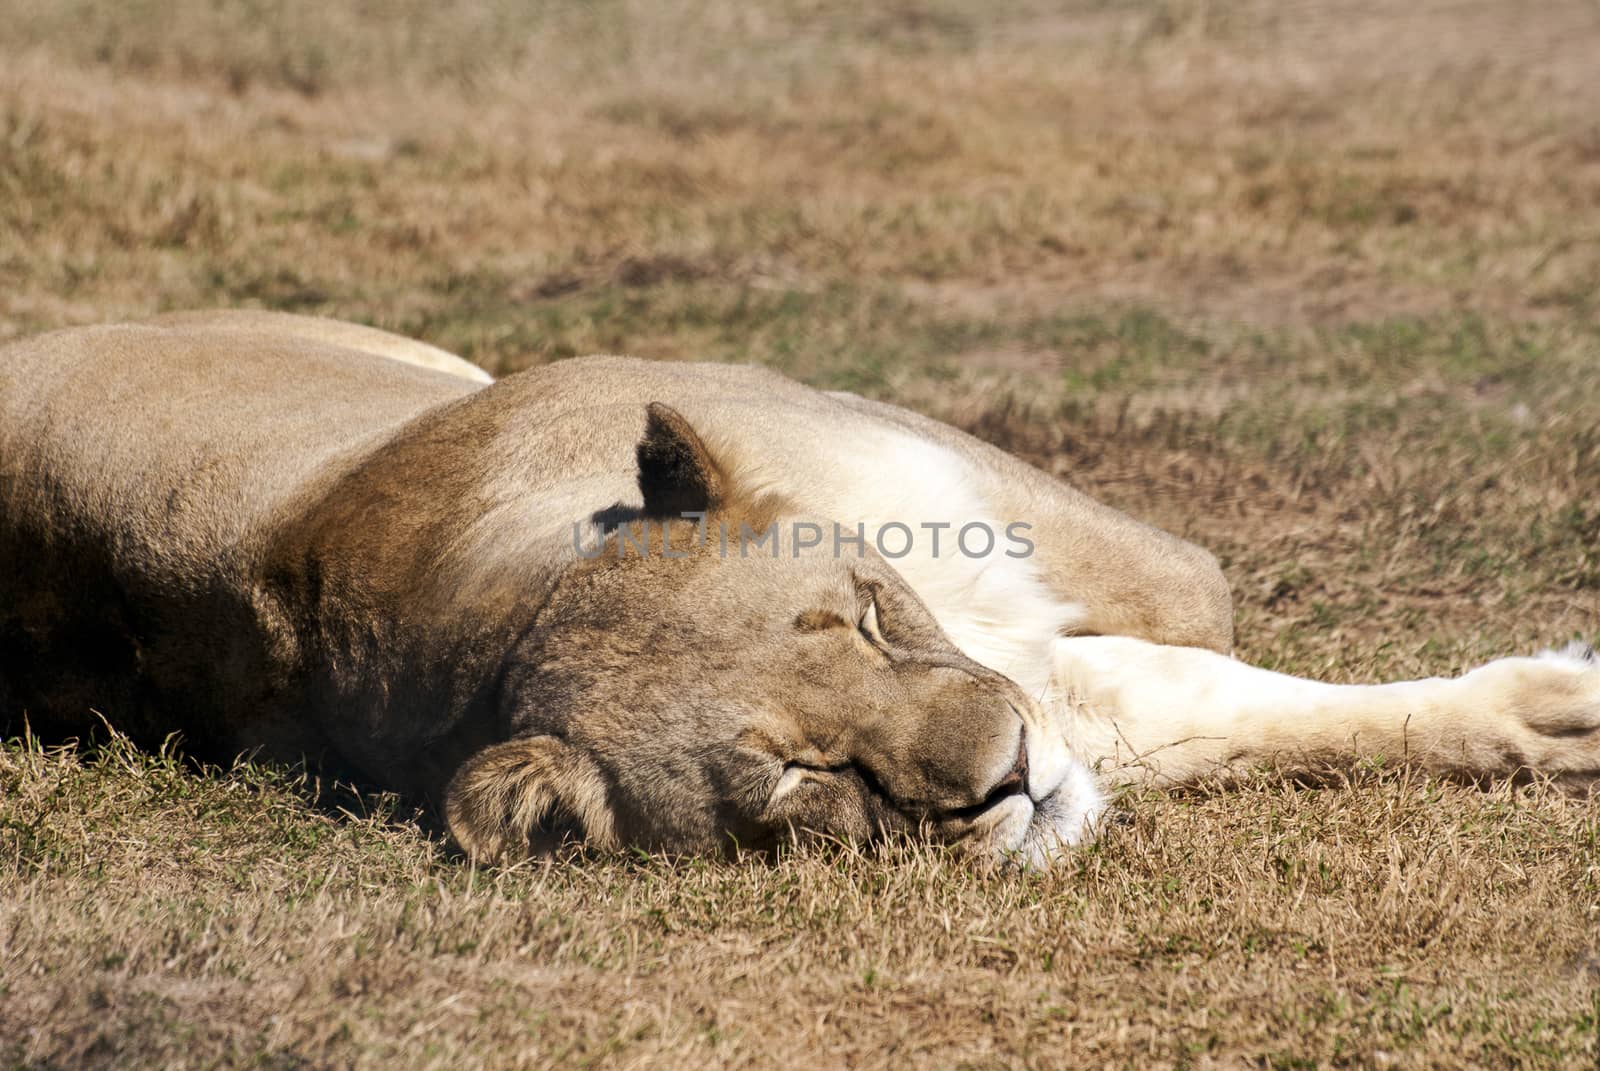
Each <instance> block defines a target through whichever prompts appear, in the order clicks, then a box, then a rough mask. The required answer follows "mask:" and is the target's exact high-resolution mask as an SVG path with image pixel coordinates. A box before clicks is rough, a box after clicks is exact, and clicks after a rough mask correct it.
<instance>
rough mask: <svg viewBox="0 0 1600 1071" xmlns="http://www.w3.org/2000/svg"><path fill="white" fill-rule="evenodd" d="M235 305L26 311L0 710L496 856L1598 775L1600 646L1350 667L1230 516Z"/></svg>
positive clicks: (811, 408) (743, 396) (990, 829)
mask: <svg viewBox="0 0 1600 1071" xmlns="http://www.w3.org/2000/svg"><path fill="white" fill-rule="evenodd" d="M487 378H488V377H486V376H484V375H483V374H482V373H481V372H479V371H478V370H476V369H475V368H473V367H472V366H471V365H468V364H466V363H465V362H462V361H459V360H458V359H456V358H454V357H452V356H450V355H449V354H446V353H443V352H442V351H439V350H436V349H433V348H432V347H428V346H424V345H423V344H421V343H415V342H411V341H409V340H405V339H401V338H397V337H395V336H392V335H386V334H384V333H383V332H379V331H375V330H372V329H369V328H360V327H356V326H354V325H348V324H338V323H334V322H331V321H319V320H312V319H306V318H301V317H292V316H284V315H276V314H263V313H208V314H186V315H182V316H176V317H169V318H166V319H164V320H162V321H156V322H152V323H147V324H124V325H118V326H106V327H90V328H78V329H72V330H67V331H62V332H58V333H55V334H51V335H46V336H43V337H40V338H36V339H33V340H31V341H26V342H22V343H19V344H15V345H12V346H10V347H8V348H6V349H3V350H0V563H3V564H0V718H5V719H7V720H8V721H9V723H10V725H11V726H12V727H17V726H20V725H21V724H22V721H23V719H24V718H26V719H27V720H28V722H29V723H30V724H31V725H32V726H34V727H35V728H36V729H37V728H39V727H41V726H53V727H54V728H55V729H56V730H58V731H60V732H63V733H66V732H71V731H74V730H75V729H76V728H80V727H82V726H85V725H87V724H88V723H89V719H90V718H91V717H93V716H94V714H97V713H98V714H103V715H104V716H105V717H107V718H108V719H109V720H110V721H111V722H112V723H113V724H114V725H116V726H118V727H119V728H121V729H123V730H124V731H127V732H129V733H130V734H132V735H133V736H135V738H138V739H145V740H159V739H161V738H162V736H164V735H165V734H167V733H168V732H171V731H175V730H176V731H180V732H181V733H182V734H183V735H184V737H185V738H186V739H187V740H188V741H189V742H190V744H191V746H193V747H194V748H197V749H199V750H200V751H202V752H203V753H210V754H221V755H226V754H234V753H238V752H242V751H248V752H255V753H258V754H262V755H265V756H268V757H273V758H280V759H285V760H289V761H298V760H301V759H308V760H310V761H311V762H313V763H317V764H321V765H323V766H325V767H328V768H331V769H334V770H337V771H341V772H344V773H346V774H348V775H351V776H355V777H358V778H360V779H362V780H364V781H367V782H370V783H374V784H377V785H382V786H386V787H389V788H393V789H396V790H399V791H402V792H406V793H412V794H416V795H418V796H422V797H426V798H429V799H431V800H434V801H436V802H437V803H439V804H440V805H441V806H442V809H443V813H444V816H445V819H446V821H447V822H448V825H449V828H450V830H451V833H452V834H453V836H454V837H455V839H456V840H457V841H458V842H459V844H460V846H461V847H462V848H463V849H464V850H465V851H466V852H467V853H468V854H469V855H471V856H473V857H475V858H481V859H509V858H518V857H522V856H526V855H528V854H531V853H542V852H547V851H550V850H551V849H553V848H555V847H556V846H558V845H560V844H561V843H563V842H564V841H567V840H581V841H584V842H587V843H589V844H592V845H595V846H598V847H605V846H616V845H638V846H640V847H644V848H648V849H654V850H666V851H681V850H693V851H699V850H708V849H711V850H726V849H728V848H730V847H734V846H742V847H751V848H759V847H763V846H766V845H771V844H774V843H777V842H780V841H783V840H787V839H790V838H792V837H794V836H797V835H802V836H803V835H827V836H839V837H846V838H852V839H869V838H873V837H877V836H880V835H883V834H885V833H890V832H894V831H908V832H919V833H923V834H926V835H930V836H933V837H936V838H939V839H941V840H945V841H951V842H961V843H963V844H968V845H974V846H977V847H979V848H981V849H982V850H984V851H986V852H988V851H992V852H998V853H1002V854H1006V855H1011V856H1014V857H1018V858H1021V859H1024V860H1029V861H1032V862H1035V863H1040V864H1042V863H1045V862H1047V861H1048V860H1049V859H1051V858H1052V857H1053V856H1054V855H1055V854H1056V853H1058V852H1059V851H1061V850H1063V849H1064V848H1066V847H1069V846H1071V845H1072V844H1074V843H1076V842H1078V841H1080V840H1081V839H1082V838H1084V837H1085V836H1088V835H1090V834H1091V833H1092V831H1093V828H1094V825H1095V822H1096V820H1097V817H1098V815H1099V814H1100V813H1101V810H1102V802H1101V801H1102V796H1101V791H1102V790H1103V789H1104V787H1105V786H1107V785H1108V784H1115V783H1119V782H1127V781H1132V780H1147V781H1156V782H1168V783H1170V782H1181V781H1186V780H1191V779H1194V778H1198V777H1203V776H1209V775H1213V774H1217V773H1227V772H1229V771H1236V770H1239V769H1241V768H1244V767H1248V766H1250V765H1253V764H1258V763H1261V762H1268V761H1275V762H1278V763H1280V764H1282V763H1290V764H1293V763H1296V762H1301V761H1305V760H1320V759H1324V758H1331V757H1337V756H1339V755H1348V754H1362V755H1368V754H1370V755H1382V756H1388V757H1390V758H1393V759H1396V760H1399V759H1402V758H1403V759H1406V760H1408V761H1411V762H1414V763H1417V764H1419V765H1421V766H1422V767H1424V768H1426V769H1429V770H1433V771H1439V772H1445V773H1452V774H1464V775H1468V776H1482V775H1498V774H1512V773H1516V772H1518V771H1520V770H1532V771H1536V772H1540V773H1545V774H1549V775H1551V776H1554V777H1557V778H1560V779H1563V780H1566V781H1570V782H1572V783H1575V784H1585V783H1591V782H1593V781H1594V780H1596V779H1597V778H1600V665H1596V664H1595V661H1594V659H1593V656H1592V655H1591V654H1590V653H1589V652H1588V651H1586V650H1582V649H1568V650H1567V651H1565V652H1563V653H1560V654H1549V653H1547V654H1546V655H1543V656H1541V657H1538V658H1512V659H1505V660H1502V661H1499V662H1494V663H1490V664H1489V665H1487V666H1484V667H1482V668H1480V669H1478V670H1475V671H1473V672H1472V673H1469V674H1467V675H1466V676H1464V677H1461V678H1459V679H1455V680H1428V681H1417V682H1410V683H1405V684H1393V685H1385V686H1373V687H1354V686H1333V685H1326V684H1319V683H1314V682H1310V681H1302V680H1298V679H1294V678H1289V677H1284V676H1281V675H1277V674H1273V673H1268V672H1266V671H1263V670H1259V669H1254V668H1251V667H1249V666H1246V665H1244V664H1242V663H1240V662H1237V661H1235V660H1233V659H1232V658H1231V657H1230V656H1229V652H1230V650H1231V648H1232V644H1233V622H1232V610H1231V603H1230V599H1229V594H1228V589H1227V586H1226V584H1225V583H1224V580H1223V578H1222V575H1221V573H1220V571H1219V570H1218V568H1217V565H1216V563H1215V561H1214V560H1213V559H1212V558H1211V557H1210V556H1209V555H1208V554H1207V553H1206V552H1204V551H1202V550H1200V549H1199V548H1197V547H1194V546H1192V545H1190V544H1188V543H1185V542H1183V541H1181V540H1178V539H1176V538H1173V537H1172V536H1169V535H1167V534H1165V533H1163V532H1160V531H1157V530H1155V529H1153V528H1150V527H1148V526H1146V525H1144V524H1141V523H1139V522H1138V521H1135V520H1133V519H1131V518H1129V517H1127V516H1125V515H1123V514H1121V513H1118V512H1116V511H1115V510H1112V509H1109V508H1107V507H1105V506H1102V505H1100V504H1098V503H1096V502H1094V501H1092V500H1091V499H1089V498H1086V497H1085V496H1083V495H1081V494H1079V493H1078V492H1076V491H1074V490H1073V489H1072V488H1070V487H1067V486H1065V485H1063V484H1061V483H1059V482H1057V481H1055V480H1053V479H1052V478H1050V477H1048V476H1046V475H1044V474H1043V473H1041V472H1039V471H1037V470H1035V469H1033V468H1031V467H1029V466H1028V465H1026V464H1024V463H1022V462H1021V461H1018V460H1016V459H1014V458H1012V457H1010V456H1008V455H1007V454H1005V453H1003V452H1001V451H999V450H997V449H994V448H992V447H989V446H986V445H985V444H983V443H981V442H979V441H977V440H975V439H972V438H970V437H968V436H966V435H964V434H962V433H960V432H958V431H956V430H954V429H952V428H949V427H947V426H945V425H942V424H939V423H937V422H935V421H932V420H929V419H926V418H924V417H921V416H918V415H917V414H915V413H911V412H908V411H905V410H902V409H898V408H895V407H893V406H889V405H884V404H880V403H876V402H871V401H867V400H864V399H861V398H858V397H855V396H852V395H847V394H831V393H824V392H821V391H817V390H813V389H810V388H807V387H803V386H801V385H799V384H797V383H793V382H791V381H789V380H787V379H784V378H782V377H781V376H778V375H776V374H774V373H772V372H768V371H764V370H761V369H758V368H746V367H737V366H728V365H701V364H656V363H650V362H645V361H637V360H629V359H625V358H616V357H591V358H584V359H577V360H570V361H563V362H560V363H558V364H553V365H549V366H547V367H543V368H537V369H533V370H530V371H527V372H523V373H520V374H518V375H513V376H509V377H507V378H505V379H503V380H500V381H498V382H493V383H486V382H485V381H486V380H487Z"/></svg>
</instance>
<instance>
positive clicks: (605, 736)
mask: <svg viewBox="0 0 1600 1071" xmlns="http://www.w3.org/2000/svg"><path fill="white" fill-rule="evenodd" d="M680 419H681V418H680ZM674 431H675V433H676V434H677V435H679V436H686V435H689V434H692V433H691V432H688V430H687V429H682V428H679V429H674ZM693 446H694V448H695V451H696V457H695V459H694V465H695V466H699V467H701V468H706V467H708V466H709V464H710V463H709V462H708V461H706V460H705V459H703V458H701V457H699V456H698V452H699V451H700V450H703V448H702V447H700V446H699V443H698V440H695V441H694V443H693ZM640 449H641V466H642V475H641V485H642V486H643V487H644V489H645V491H646V496H645V497H646V503H647V511H646V512H647V513H648V512H650V509H649V507H650V506H651V501H652V495H651V484H650V482H649V477H648V471H649V470H648V468H647V467H646V466H645V446H641V448H640ZM675 464H678V465H679V466H680V467H679V469H674V473H675V474H676V473H678V472H680V471H681V466H682V464H683V459H682V458H677V459H675ZM691 482H692V481H691ZM658 497H659V496H658ZM665 497H666V498H667V499H668V502H669V504H671V505H675V506H681V505H684V504H685V502H684V501H683V500H682V499H681V498H674V497H673V496H665ZM704 497H705V498H706V500H707V504H708V505H709V506H710V507H711V508H712V511H713V522H712V523H713V527H714V526H715V524H716V523H717V518H718V517H720V516H724V515H725V514H722V513H719V512H718V507H719V506H721V505H724V500H723V498H722V496H721V494H719V493H717V491H716V486H715V483H714V482H712V483H711V492H710V493H708V494H706V495H705V496H704ZM687 504H689V505H691V506H692V505H695V504H696V503H694V502H693V501H692V500H691V501H689V502H688V503H687ZM650 523H651V524H652V525H655V524H659V525H660V526H661V527H660V529H659V530H658V531H669V532H670V539H669V540H668V543H667V545H663V544H662V543H661V541H660V539H659V537H657V538H656V539H653V540H652V545H653V546H655V547H656V548H658V549H657V550H656V551H655V552H653V553H647V554H643V555H640V554H637V553H620V552H618V550H617V547H616V545H615V543H613V545H612V547H611V552H610V553H607V554H606V555H605V556H604V557H603V558H601V559H599V560H596V561H592V562H586V563H583V564H582V565H580V566H578V567H576V568H575V569H574V570H573V571H572V573H571V574H570V575H569V576H568V577H567V579H566V581H565V582H564V583H563V584H562V585H561V587H560V588H559V589H558V591H557V593H556V595H555V597H554V598H553V599H552V600H551V602H550V604H549V605H548V606H547V607H546V608H545V609H544V611H543V612H542V613H541V621H540V624H539V626H538V627H537V628H536V629H535V631H534V633H532V634H530V636H529V638H528V640H527V642H526V643H525V645H524V647H523V648H522V649H520V650H519V651H518V652H517V653H516V655H515V656H514V658H513V660H512V665H511V666H510V668H509V669H508V671H507V676H506V680H505V684H504V687H505V690H506V695H507V696H508V702H509V705H510V713H509V720H510V723H511V724H510V730H511V736H512V738H511V739H510V740H509V741H507V742H506V743H504V744H499V745H496V746H494V747H491V748H488V749H486V750H485V751H483V752H480V753H479V754H478V755H477V756H475V757H474V758H473V759H471V760H469V762H468V763H467V764H466V765H465V766H464V767H463V768H462V770H461V771H460V772H459V773H458V774H457V776H456V777H455V779H454V781H453V783H452V785H451V788H450V792H449V799H448V801H447V813H448V816H449V819H450V823H451V827H452V831H453V832H454V833H455V835H456V838H457V840H458V841H459V842H460V843H461V844H462V846H463V847H464V848H466V849H467V850H468V851H469V852H470V853H473V854H475V855H481V856H488V857H495V856H501V855H506V854H510V855H520V854H524V853H526V852H530V851H531V852H539V851H543V850H547V849H549V848H551V847H554V846H556V845H557V844H559V843H560V842H561V841H563V840H565V839H582V840H585V841H588V842H590V843H595V844H600V845H623V844H628V845H638V846H641V847H645V848H649V849H653V850H666V851H704V850H719V849H730V848H733V847H735V846H742V847H756V848H759V847H765V846H768V845H772V844H774V843H775V842H778V841H781V840H786V839H790V838H792V837H796V836H800V837H804V836H815V835H822V836H839V837H843V838H848V839H852V840H866V839H872V838H875V837H878V836H881V835H883V834H885V833H892V832H897V831H906V832H921V833H926V834H929V835H932V836H934V837H936V838H938V839H940V840H944V841H950V842H961V843H964V844H970V845H976V846H979V847H981V848H983V849H986V850H989V851H994V852H1000V853H1018V854H1020V855H1022V856H1024V857H1026V858H1030V859H1033V860H1035V861H1040V862H1042V861H1044V860H1045V859H1047V858H1048V857H1049V856H1050V855H1051V854H1052V853H1054V852H1055V851H1057V850H1058V849H1059V848H1060V847H1062V846H1064V845H1069V844H1072V843H1074V842H1076V841H1077V840H1079V839H1080V838H1081V837H1082V836H1083V835H1084V833H1085V831H1086V828H1085V827H1086V825H1087V823H1089V822H1090V821H1091V820H1092V818H1093V816H1094V814H1095V813H1096V811H1097V809H1098V799H1097V797H1096V795H1095V793H1094V790H1093V788H1092V786H1091V784H1090V782H1089V779H1088V776H1087V774H1086V772H1085V771H1084V770H1083V768H1082V767H1081V766H1079V765H1077V764H1076V763H1075V762H1073V760H1072V759H1071V757H1070V755H1069V754H1068V752H1067V749H1066V747H1065V744H1064V742H1063V741H1062V739H1061V738H1060V736H1059V735H1058V733H1057V732H1055V731H1054V730H1053V729H1052V728H1051V727H1050V725H1049V723H1048V722H1047V721H1046V719H1045V718H1044V716H1043V714H1042V713H1041V710H1040V708H1039V706H1038V705H1037V703H1035V702H1034V700H1033V699H1032V698H1031V697H1030V696H1028V695H1026V694H1024V693H1023V692H1022V691H1021V690H1020V689H1019V688H1018V687H1017V686H1016V685H1015V684H1014V683H1012V682H1011V681H1010V680H1008V679H1007V678H1005V677H1004V676H1002V675H1000V674H998V673H995V672H993V671H992V670H989V669H986V668H985V667H983V666H980V665H978V664H977V663H975V662H973V661H972V660H971V659H969V658H967V657H966V656H965V655H963V654H962V653H961V652H960V651H959V650H957V649H956V648H955V646H954V645H953V644H951V643H950V641H949V640H948V639H947V638H946V637H945V635H944V633H943V632H942V631H941V630H940V628H939V626H938V624H937V623H936V622H935V621H934V619H933V617H932V616H931V614H930V613H929V612H928V610H927V609H926V608H925V607H924V606H923V604H922V603H921V602H920V601H919V600H918V598H917V597H916V595H915V594H914V593H913V592H912V591H911V589H910V588H909V587H908V586H907V585H906V583H905V582H904V581H903V580H902V579H901V578H900V577H899V575H898V574H896V573H895V571H894V570H893V569H892V568H891V567H890V566H889V565H888V564H887V563H886V562H884V561H882V560H881V559H878V558H875V557H871V556H865V557H857V556H856V555H854V554H850V555H846V556H842V557H835V556H834V555H833V554H832V553H831V552H830V550H829V549H828V548H808V549H804V550H801V551H798V552H797V551H796V550H795V549H794V548H793V547H791V546H789V545H787V544H781V545H780V546H779V554H778V555H777V556H772V555H771V553H770V551H768V550H766V549H762V550H758V551H752V552H749V553H742V552H741V550H740V549H738V548H735V547H729V548H728V549H727V550H723V549H722V548H721V547H720V546H719V544H718V540H717V539H716V538H715V536H712V537H711V538H709V539H702V538H700V536H699V530H698V529H697V528H696V526H695V525H694V524H692V523H691V522H687V521H682V520H677V521H660V522H650ZM667 546H670V547H671V548H672V550H673V552H674V553H675V554H682V555H684V556H683V557H669V556H668V555H667V554H666V553H665V550H666V549H667Z"/></svg>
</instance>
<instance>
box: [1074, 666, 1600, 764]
mask: <svg viewBox="0 0 1600 1071" xmlns="http://www.w3.org/2000/svg"><path fill="white" fill-rule="evenodd" d="M1053 657H1054V665H1053V666H1052V670H1053V672H1052V679H1051V690H1050V694H1049V696H1048V697H1047V705H1048V706H1049V707H1050V708H1051V709H1052V710H1054V711H1055V712H1056V715H1057V716H1058V717H1059V718H1060V719H1061V725H1062V728H1063V730H1064V731H1065V733H1066V735H1067V738H1068V741H1069V743H1070V744H1071V746H1072V747H1073V748H1074V749H1075V750H1076V752H1077V753H1078V754H1079V755H1080V756H1082V757H1083V758H1084V759H1085V761H1087V762H1089V763H1090V764H1091V765H1098V767H1099V769H1100V771H1101V774H1102V776H1103V777H1105V778H1106V779H1108V780H1109V781H1111V782H1112V783H1135V782H1143V783H1153V784H1181V783H1185V782H1192V781H1196V780H1200V779H1202V778H1206V777H1209V776H1215V775H1219V774H1220V775H1224V776H1226V775H1230V774H1237V773H1240V772H1243V771H1245V770H1248V769H1249V768H1251V767H1255V766H1260V765H1265V764H1272V765H1275V766H1278V767H1279V768H1291V769H1292V768H1294V767H1296V766H1299V767H1302V768H1303V767H1306V766H1309V765H1314V764H1319V763H1324V762H1327V761H1329V760H1339V759H1349V758H1379V759H1384V760H1386V761H1392V762H1405V763H1409V764H1412V765H1416V766H1419V767H1421V768H1423V769H1425V770H1428V771H1430V772H1432V773H1437V774H1443V775H1449V776H1456V777H1468V778H1484V777H1491V778H1492V777H1506V776H1514V775H1518V774H1524V773H1531V774H1535V775H1545V776H1549V777H1551V778H1552V779H1554V780H1556V781H1558V782H1561V783H1563V784H1565V785H1568V786H1571V787H1578V788H1581V787H1586V786H1594V785H1597V784H1600V659H1597V658H1596V656H1595V653H1594V651H1593V650H1592V649H1591V648H1589V647H1587V646H1585V645H1583V644H1581V643H1574V644H1570V645H1568V646H1567V647H1565V648H1563V649H1561V650H1558V651H1546V652H1544V653H1543V654H1540V655H1538V656H1535V657H1531V658H1502V659H1499V660H1497V661H1494V662H1490V663H1488V664H1486V665H1483V666H1480V667H1478V668H1477V669H1474V670H1472V671H1471V672H1470V673H1466V674H1464V675H1462V676H1460V677H1455V678H1439V677H1435V678H1430V679H1427V680H1416V681H1405V682H1402V683H1397V684H1378V685H1342V684H1325V683H1322V682H1319V681H1311V680H1305V679H1303V678H1299V677H1291V676H1288V675H1286V674H1282V673H1274V672H1272V671H1270V670H1265V669H1259V668H1256V667H1254V666H1249V665H1246V664H1245V663H1243V662H1239V661H1236V660H1235V659H1232V658H1230V657H1228V656H1226V655H1221V654H1217V653H1215V652H1213V651H1204V650H1199V649H1196V648H1190V647H1163V646H1160V645H1157V644H1152V643H1146V642H1144V641H1142V640H1133V639H1126V638H1122V637H1113V636H1085V637H1069V638H1064V639H1060V640H1057V641H1056V643H1055V650H1054V656H1053Z"/></svg>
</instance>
